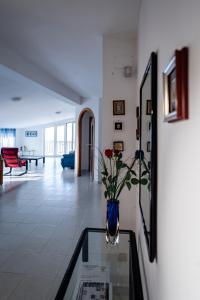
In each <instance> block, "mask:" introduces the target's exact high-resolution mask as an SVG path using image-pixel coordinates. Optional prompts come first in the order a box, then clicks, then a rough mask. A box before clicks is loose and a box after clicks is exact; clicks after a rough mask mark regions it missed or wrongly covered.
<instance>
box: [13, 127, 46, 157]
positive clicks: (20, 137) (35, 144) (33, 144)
mask: <svg viewBox="0 0 200 300" xmlns="http://www.w3.org/2000/svg"><path fill="white" fill-rule="evenodd" d="M27 130H31V131H37V137H26V136H25V131H27ZM16 132H17V134H16V138H17V147H19V148H20V147H24V146H26V147H27V148H28V150H34V155H43V154H44V151H43V150H44V149H43V148H44V147H43V145H44V129H43V127H42V126H38V127H30V128H24V129H17V130H16ZM31 154H33V153H31Z"/></svg>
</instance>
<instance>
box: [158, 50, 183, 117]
mask: <svg viewBox="0 0 200 300" xmlns="http://www.w3.org/2000/svg"><path fill="white" fill-rule="evenodd" d="M174 72H175V80H176V81H175V82H176V86H175V89H176V91H175V93H176V95H175V97H176V99H175V100H176V103H175V109H174V110H173V111H170V101H171V99H170V87H171V85H170V83H171V82H172V81H171V75H172V74H173V73H174ZM163 87H164V121H165V122H175V121H179V120H186V119H188V48H187V47H184V48H182V49H181V50H176V51H175V55H174V56H173V57H172V59H171V60H170V62H169V64H168V65H167V67H166V68H165V70H164V72H163Z"/></svg>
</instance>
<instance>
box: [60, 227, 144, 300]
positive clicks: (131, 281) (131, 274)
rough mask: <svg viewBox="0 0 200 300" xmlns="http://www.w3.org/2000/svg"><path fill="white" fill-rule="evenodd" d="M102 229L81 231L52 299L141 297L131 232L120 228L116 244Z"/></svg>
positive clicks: (132, 299) (139, 299) (135, 299)
mask: <svg viewBox="0 0 200 300" xmlns="http://www.w3.org/2000/svg"><path fill="white" fill-rule="evenodd" d="M105 233H106V230H105V229H99V228H86V229H85V230H84V231H83V232H82V234H81V236H80V239H79V241H78V243H77V246H76V248H75V251H74V254H73V256H72V258H71V261H70V263H69V266H68V268H67V271H66V273H65V275H64V278H63V280H62V282H61V285H60V288H59V290H58V292H57V295H56V298H55V300H62V299H64V300H89V299H94V300H102V299H105V300H121V299H123V300H143V293H142V285H141V278H140V270H139V263H138V256H137V248H136V240H135V234H134V232H133V231H130V230H120V236H119V244H118V245H111V244H107V243H106V241H105Z"/></svg>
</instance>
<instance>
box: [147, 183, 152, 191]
mask: <svg viewBox="0 0 200 300" xmlns="http://www.w3.org/2000/svg"><path fill="white" fill-rule="evenodd" d="M147 188H148V190H149V191H151V183H149V184H148V185H147Z"/></svg>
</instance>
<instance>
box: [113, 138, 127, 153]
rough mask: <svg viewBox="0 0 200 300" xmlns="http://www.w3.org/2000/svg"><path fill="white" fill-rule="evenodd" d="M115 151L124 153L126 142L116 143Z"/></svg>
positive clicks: (114, 143) (114, 144)
mask: <svg viewBox="0 0 200 300" xmlns="http://www.w3.org/2000/svg"><path fill="white" fill-rule="evenodd" d="M113 149H114V150H117V151H120V152H122V151H124V142H123V141H114V142H113Z"/></svg>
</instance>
